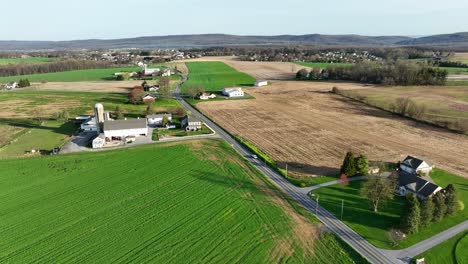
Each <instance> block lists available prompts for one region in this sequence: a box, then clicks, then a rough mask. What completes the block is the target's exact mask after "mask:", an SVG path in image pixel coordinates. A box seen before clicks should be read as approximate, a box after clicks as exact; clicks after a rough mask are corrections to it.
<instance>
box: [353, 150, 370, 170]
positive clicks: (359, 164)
mask: <svg viewBox="0 0 468 264" xmlns="http://www.w3.org/2000/svg"><path fill="white" fill-rule="evenodd" d="M368 173H369V160H368V159H367V157H366V155H363V154H361V155H359V157H357V158H356V174H357V175H367V174H368Z"/></svg>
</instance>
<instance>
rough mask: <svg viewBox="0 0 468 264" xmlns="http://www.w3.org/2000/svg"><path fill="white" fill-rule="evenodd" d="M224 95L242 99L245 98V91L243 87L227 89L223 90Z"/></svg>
mask: <svg viewBox="0 0 468 264" xmlns="http://www.w3.org/2000/svg"><path fill="white" fill-rule="evenodd" d="M222 93H223V94H224V95H225V96H227V97H242V96H244V91H243V90H242V88H241V87H226V88H223V90H222Z"/></svg>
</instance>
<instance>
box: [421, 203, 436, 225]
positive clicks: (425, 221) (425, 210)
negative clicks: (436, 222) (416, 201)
mask: <svg viewBox="0 0 468 264" xmlns="http://www.w3.org/2000/svg"><path fill="white" fill-rule="evenodd" d="M433 215H434V202H433V201H432V198H430V197H428V198H427V199H426V200H424V201H422V202H421V227H426V226H428V225H429V224H430V223H431V221H432V216H433Z"/></svg>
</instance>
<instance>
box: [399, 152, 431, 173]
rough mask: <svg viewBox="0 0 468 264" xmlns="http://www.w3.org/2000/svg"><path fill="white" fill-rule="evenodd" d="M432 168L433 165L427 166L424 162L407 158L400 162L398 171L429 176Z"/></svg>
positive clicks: (410, 157)
mask: <svg viewBox="0 0 468 264" xmlns="http://www.w3.org/2000/svg"><path fill="white" fill-rule="evenodd" d="M433 168H434V166H433V165H431V164H429V162H426V161H424V160H421V159H418V158H415V157H412V156H408V157H406V159H404V160H403V161H402V162H400V169H401V170H402V171H404V172H407V173H412V174H426V175H427V174H429V173H430V172H431V171H432V169H433Z"/></svg>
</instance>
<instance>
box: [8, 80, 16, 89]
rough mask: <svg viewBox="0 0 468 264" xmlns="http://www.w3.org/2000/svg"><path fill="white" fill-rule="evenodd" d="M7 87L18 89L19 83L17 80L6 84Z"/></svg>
mask: <svg viewBox="0 0 468 264" xmlns="http://www.w3.org/2000/svg"><path fill="white" fill-rule="evenodd" d="M5 87H6V88H7V89H16V88H18V83H17V82H10V83H7V84H6V85H5Z"/></svg>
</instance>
